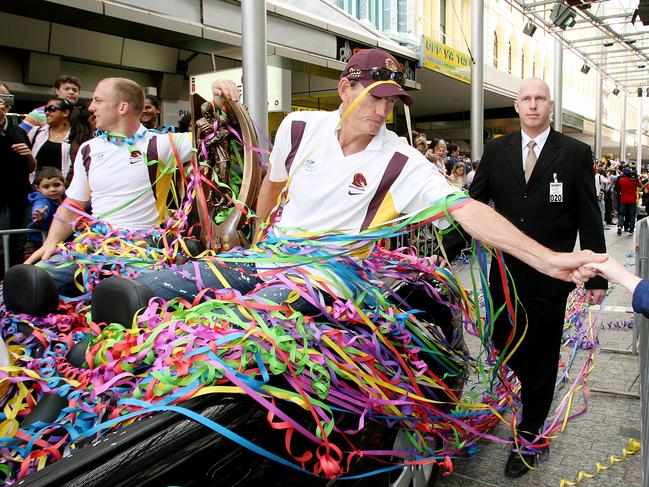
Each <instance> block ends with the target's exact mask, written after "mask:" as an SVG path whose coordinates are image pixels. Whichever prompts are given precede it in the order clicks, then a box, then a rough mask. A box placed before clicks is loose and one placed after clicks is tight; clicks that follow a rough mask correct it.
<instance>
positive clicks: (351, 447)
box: [0, 167, 593, 483]
mask: <svg viewBox="0 0 649 487" xmlns="http://www.w3.org/2000/svg"><path fill="white" fill-rule="evenodd" d="M201 170H202V168H200V167H195V168H193V170H192V171H193V172H192V171H190V172H188V173H187V174H186V175H185V176H186V184H187V191H186V195H187V198H186V201H185V202H184V203H183V204H182V205H181V206H180V209H178V210H177V211H176V212H175V214H174V216H173V218H171V219H169V220H168V221H167V223H166V224H165V226H164V227H162V228H157V229H153V230H151V231H148V232H125V231H121V230H119V231H118V230H114V229H112V228H110V226H109V225H107V224H105V223H104V222H101V221H93V220H91V219H88V217H87V216H86V218H85V219H84V220H83V221H82V222H81V223H79V226H78V228H77V236H76V238H75V240H74V241H73V242H70V243H68V244H65V245H64V248H63V249H62V252H63V255H64V256H65V257H66V258H67V259H68V260H71V261H72V260H74V261H75V263H76V264H79V271H78V273H77V278H78V279H77V281H78V283H79V286H80V289H81V290H82V291H83V293H84V294H83V295H82V296H81V298H78V299H76V300H72V301H67V302H61V304H60V309H59V312H58V313H56V314H52V315H48V316H47V317H45V318H33V317H29V316H24V315H16V314H12V313H10V312H7V310H5V309H2V310H1V311H2V321H1V327H2V336H3V337H4V339H5V341H6V343H7V346H8V349H9V352H10V356H11V358H12V360H13V365H11V366H8V367H2V368H0V378H2V381H1V382H0V385H2V386H3V387H5V389H6V393H5V394H4V396H3V398H2V400H1V402H0V407H2V413H0V421H1V422H0V455H1V459H0V471H1V472H2V474H3V475H4V481H5V482H6V483H12V482H16V481H18V480H21V479H24V478H25V477H26V476H28V475H29V474H30V473H32V472H35V471H38V470H41V469H43V468H45V467H46V466H47V465H48V464H49V463H52V462H54V461H56V460H58V459H60V458H62V456H63V455H64V454H67V453H70V452H71V451H73V450H74V449H75V448H77V447H81V446H82V445H83V444H84V443H85V442H87V441H88V440H91V439H95V438H97V437H99V436H103V435H106V434H107V433H109V432H111V431H114V430H115V429H118V428H124V427H126V426H128V424H130V423H131V422H132V421H134V420H135V419H136V418H138V417H141V416H143V415H148V414H152V413H155V412H159V411H164V410H174V411H179V412H183V411H184V412H186V413H187V414H188V415H190V412H188V411H186V410H184V409H183V407H182V405H183V403H184V402H185V401H187V400H188V399H190V398H193V397H197V396H201V395H206V394H215V395H237V394H245V395H247V396H248V397H250V398H252V399H253V400H255V401H256V402H257V403H258V404H259V406H260V407H261V408H264V409H265V410H267V411H268V413H269V422H270V425H269V428H270V427H272V428H273V429H275V430H277V429H279V430H283V432H284V435H285V442H284V444H285V445H286V451H285V452H284V453H283V454H282V455H278V454H276V453H273V452H270V451H266V450H263V449H260V448H257V449H256V450H255V451H256V452H257V453H259V454H260V455H265V456H267V457H268V458H272V459H273V460H276V461H278V462H280V463H283V464H284V465H286V466H289V467H291V468H294V469H296V470H300V471H303V472H306V473H308V474H311V475H315V476H320V477H324V478H330V479H332V478H339V477H344V476H346V475H347V476H350V475H356V474H358V473H357V472H356V471H352V470H351V469H350V465H352V464H353V463H354V462H353V460H355V459H358V458H362V457H374V458H379V459H381V461H382V462H384V463H385V465H390V464H394V463H395V457H399V458H402V459H403V458H405V459H406V460H397V463H400V465H396V466H394V467H389V466H388V467H386V468H400V466H402V465H403V462H404V461H406V462H408V463H410V464H423V463H431V462H437V463H439V464H440V465H442V467H443V468H444V469H446V470H447V471H450V470H451V469H452V465H451V463H450V461H449V459H450V458H453V457H469V456H471V455H473V454H474V453H475V451H476V448H477V441H478V440H479V439H489V440H492V441H498V442H501V443H511V442H510V440H504V439H501V438H498V437H497V436H495V435H493V434H492V433H491V431H492V430H493V428H494V427H495V426H496V425H497V424H498V423H499V422H505V423H508V424H509V423H510V420H507V419H505V418H504V416H505V414H506V413H508V412H510V411H511V410H512V409H514V410H515V409H516V408H517V407H518V406H519V404H520V402H519V399H518V396H517V393H518V386H517V382H516V381H514V380H513V378H512V374H511V372H506V369H505V372H503V369H502V367H501V366H502V365H503V364H504V362H503V360H502V358H499V357H497V356H495V354H494V351H493V348H492V347H491V344H490V342H489V339H488V337H489V336H490V335H491V330H490V326H491V323H492V322H493V318H494V316H493V315H494V314H495V312H494V311H493V310H492V309H491V307H490V306H486V310H485V315H482V314H481V312H480V309H481V304H482V303H483V301H484V303H485V304H488V302H489V298H488V287H487V271H486V269H487V260H488V255H489V254H492V255H493V258H494V262H496V264H497V265H499V266H501V271H502V272H503V273H504V272H505V270H504V268H503V264H502V258H501V256H500V254H499V253H498V252H494V251H492V250H491V249H489V248H487V247H485V246H482V245H480V244H479V243H475V244H474V248H473V252H474V254H475V258H476V260H477V263H478V267H479V269H478V272H477V273H478V276H477V279H476V278H475V276H474V283H473V290H472V292H471V293H468V292H467V291H466V290H465V289H464V287H463V286H462V284H461V283H460V282H459V280H458V278H457V277H456V276H455V275H454V274H453V273H452V272H451V271H450V270H448V269H444V268H441V267H439V266H437V264H436V261H435V259H433V258H420V257H417V255H416V252H415V251H414V249H398V250H396V251H388V250H385V249H383V248H381V247H374V248H373V250H372V252H371V254H370V256H369V258H367V259H366V260H365V261H363V263H362V265H361V264H360V263H359V262H358V261H357V260H355V259H353V258H352V257H351V255H352V253H353V251H358V250H359V249H368V248H369V249H371V248H372V247H373V246H374V244H375V243H376V242H378V241H380V240H382V239H389V238H392V237H395V236H398V235H401V234H404V233H406V232H409V231H411V230H412V229H413V228H416V227H418V226H421V225H425V224H428V223H430V222H431V221H433V220H436V219H438V218H440V217H443V216H445V215H448V213H449V210H452V209H453V208H454V207H456V206H457V205H461V204H463V203H464V201H465V196H463V195H455V196H452V197H448V198H447V199H445V200H443V201H438V202H436V203H435V204H433V205H431V207H430V208H428V209H427V210H425V211H424V212H422V213H420V214H417V215H411V216H408V217H403V218H400V219H398V220H396V221H394V222H390V223H391V225H390V226H385V227H381V228H373V229H371V230H368V231H365V232H362V233H361V234H360V235H354V236H353V237H350V236H348V235H344V234H326V235H325V234H323V235H321V236H315V237H313V238H311V239H309V240H308V241H304V240H302V239H298V238H288V237H274V236H273V234H272V232H270V233H269V236H268V238H267V239H266V240H264V241H263V242H261V243H260V244H258V245H257V246H256V247H253V248H252V249H250V250H247V251H242V252H241V253H240V254H238V255H233V254H230V255H223V254H222V255H220V256H219V257H218V259H219V262H220V263H221V264H222V265H232V266H235V265H236V263H237V262H241V261H242V260H243V261H246V260H247V261H251V262H255V263H258V264H259V263H268V262H271V263H273V264H274V265H275V267H274V270H272V271H267V274H268V276H267V277H269V276H270V278H271V282H276V283H281V284H282V285H285V286H288V287H290V288H291V290H292V293H291V297H290V299H289V300H288V302H287V303H284V304H281V305H280V304H277V303H271V302H269V301H267V300H263V299H260V298H256V297H255V296H253V295H242V294H241V293H239V292H237V291H234V290H232V289H229V288H228V287H227V286H226V285H224V289H203V290H202V292H201V293H199V295H198V296H197V297H196V299H194V301H193V302H187V301H185V300H182V299H174V300H171V301H168V302H167V301H164V300H162V299H159V298H156V299H154V300H152V301H151V302H150V304H149V306H148V307H147V308H146V309H144V310H143V311H142V312H141V313H140V314H139V315H138V317H137V318H136V319H135V320H134V322H133V323H132V324H131V325H128V326H125V325H119V324H102V323H94V322H93V321H92V317H91V316H90V313H89V306H88V304H87V303H88V297H89V296H90V293H91V291H92V289H93V287H94V285H95V284H96V283H97V282H98V281H99V280H100V279H101V278H104V277H106V276H111V275H119V276H123V277H133V276H136V275H138V274H139V273H140V272H143V271H151V270H155V269H159V268H163V267H169V266H178V265H179V264H180V263H182V262H183V261H186V260H187V259H189V255H190V253H189V252H188V250H187V246H186V242H185V240H184V236H183V235H187V233H188V229H189V228H188V227H189V223H188V219H187V215H189V212H190V209H191V204H192V200H193V197H194V195H195V192H196V191H199V190H201V189H200V188H201V184H200V182H201V172H200V171H201ZM350 249H351V250H350ZM208 254H209V253H208ZM201 257H202V258H205V256H201ZM296 264H299V265H300V266H301V267H300V269H302V270H301V271H299V272H298V271H297V270H296V268H295V265H296ZM309 269H315V270H317V272H314V273H311V272H310V271H309ZM287 270H292V272H291V273H288V272H286V271H287ZM322 275H328V276H335V277H336V278H337V279H338V280H339V284H340V285H339V286H338V287H339V290H340V289H342V290H344V291H343V293H342V296H341V297H339V298H338V299H336V300H335V301H334V302H333V304H330V305H324V304H323V303H322V302H321V300H320V298H319V294H318V293H317V292H315V290H314V284H315V283H319V284H320V287H321V288H322V287H325V288H326V285H325V284H323V283H322V282H321V276H322ZM393 279H399V280H405V281H407V282H410V283H412V284H413V285H416V286H417V287H419V288H420V289H422V290H423V292H424V293H425V295H426V296H427V297H428V298H429V299H430V300H431V301H434V302H438V303H442V304H443V305H444V306H447V307H448V308H449V309H450V310H451V311H452V314H453V316H454V317H455V319H457V320H458V321H459V322H460V323H461V325H462V326H463V327H464V329H465V331H466V332H468V333H469V334H472V335H475V336H476V337H478V338H479V339H480V342H481V343H482V346H481V348H480V351H479V352H478V354H477V356H476V357H470V356H469V355H468V353H467V352H466V351H465V349H464V348H463V347H462V346H461V344H460V340H458V335H457V334H455V335H453V333H448V329H446V331H445V329H444V326H445V325H447V324H445V323H433V322H432V320H431V319H430V317H429V316H428V315H427V314H426V313H425V312H423V311H422V310H416V309H411V308H410V307H409V305H408V304H407V303H406V302H404V301H403V300H401V299H400V298H399V296H398V295H397V294H395V293H394V292H393V291H392V290H391V288H390V287H389V286H387V285H386V284H385V282H388V281H390V280H393ZM224 284H227V283H224ZM300 296H301V297H303V298H305V299H307V300H308V301H310V302H311V303H312V304H314V305H315V306H316V307H318V308H319V309H320V311H321V314H319V315H318V316H306V315H303V314H301V313H298V312H296V311H295V310H294V309H293V308H292V307H291V306H290V303H291V302H292V300H294V299H297V298H298V297H300ZM515 301H516V297H515V296H512V297H511V298H510V302H509V303H508V308H511V309H513V308H514V302H515ZM571 306H572V307H571V308H570V309H571V311H570V312H569V315H570V316H571V318H570V322H571V323H573V324H575V326H577V327H578V328H579V331H578V333H577V334H576V335H574V338H573V339H572V340H573V341H572V343H573V344H574V349H575V350H576V349H577V348H578V347H577V346H576V344H578V343H584V342H585V340H592V339H593V336H592V332H593V330H592V323H591V322H589V323H587V324H586V325H584V323H585V322H586V320H585V311H584V306H585V304H584V302H583V298H581V300H580V298H579V297H577V298H575V301H574V302H573V304H571ZM571 313H572V314H571ZM25 329H28V330H30V331H31V333H25ZM584 330H585V331H584ZM582 335H583V336H582ZM460 337H461V334H460ZM82 341H88V342H89V346H88V348H87V351H86V354H85V362H86V366H84V367H75V366H74V365H72V364H71V363H70V361H69V360H68V358H67V353H68V351H69V349H70V348H71V347H72V346H73V345H74V344H75V343H79V342H82ZM38 348H42V349H44V353H43V354H42V356H40V357H37V356H36V355H38V354H37V353H36V350H37V349H38ZM591 352H592V349H591ZM591 362H592V361H590V360H587V361H586V363H585V364H584V366H583V367H582V369H581V370H580V371H579V372H578V373H577V375H576V378H575V379H574V380H573V382H572V384H571V385H570V386H569V391H568V393H567V394H566V397H565V398H564V401H563V402H562V404H561V406H560V408H559V410H558V411H557V413H556V414H557V416H556V418H555V419H554V421H553V422H552V424H551V425H550V427H549V428H548V430H547V432H546V433H547V434H550V433H551V432H552V431H554V430H556V429H557V428H558V427H560V426H563V427H565V423H566V422H567V421H568V419H569V418H570V417H572V416H574V415H575V414H581V413H582V412H583V410H582V411H578V412H577V413H574V414H573V413H572V412H571V404H572V400H573V397H574V396H575V395H576V394H577V393H579V392H580V391H582V392H583V393H584V394H585V387H584V383H585V378H586V375H587V372H588V370H589V368H590V366H591ZM571 364H572V361H571ZM571 364H570V365H571ZM569 370H570V367H566V368H565V372H564V376H563V377H562V378H561V379H560V381H559V382H560V383H563V382H567V381H568V371H569ZM469 373H471V375H472V376H473V377H474V378H475V380H472V383H471V384H470V385H468V384H467V387H466V388H465V390H463V388H462V386H463V384H465V382H466V380H467V378H468V376H469ZM46 394H57V395H59V396H61V397H64V398H65V399H66V400H67V406H66V407H64V408H63V409H62V410H61V411H60V413H59V415H58V417H57V418H56V420H55V421H54V422H53V423H52V424H42V423H38V422H37V423H34V424H32V425H31V426H29V427H27V428H22V427H21V419H23V418H25V417H26V416H27V415H29V414H30V412H31V411H32V410H33V409H34V407H35V405H36V404H37V403H38V401H39V400H41V399H42V398H43V397H44V395H46ZM295 404H297V405H298V406H300V408H301V416H302V417H300V418H296V417H292V416H291V414H289V413H288V412H287V411H288V408H287V406H288V405H295ZM584 408H585V406H584ZM350 415H351V416H352V417H354V418H356V423H355V425H354V426H353V427H349V426H348V425H346V426H345V427H343V426H342V425H340V424H339V423H338V420H339V418H340V417H342V416H346V417H349V416H350ZM562 416H563V418H564V419H563V421H560V418H561V417H562ZM304 418H308V419H310V421H308V422H307V423H306V426H305V425H304V424H305V423H304ZM369 423H375V424H380V425H384V426H385V427H389V428H394V429H397V430H400V431H403V432H405V433H406V434H407V436H408V438H409V440H410V442H411V447H410V448H409V449H408V451H393V450H391V449H390V446H389V445H386V447H385V448H384V449H383V450H378V451H377V450H372V451H366V450H364V447H363V445H362V444H357V442H356V439H355V434H356V433H357V432H358V431H360V430H362V429H363V428H364V427H365V426H366V425H367V424H369ZM560 423H561V424H560ZM206 424H207V425H208V426H211V427H214V429H216V426H215V425H213V424H210V423H209V422H208V423H206ZM219 431H220V432H221V430H219ZM226 435H228V436H229V437H230V438H231V439H233V440H235V441H238V442H239V443H240V444H241V445H243V446H247V447H251V446H250V445H249V444H248V443H247V442H246V440H245V438H242V437H240V436H238V435H236V434H234V433H231V434H230V433H227V432H226ZM298 435H299V436H300V437H301V438H302V439H304V441H305V442H306V443H307V444H309V445H311V449H310V450H309V449H307V450H306V451H302V452H300V453H299V454H297V453H295V452H294V451H293V450H292V449H291V447H290V446H291V444H292V443H291V438H292V437H294V436H298ZM251 448H252V447H251ZM373 473H375V472H362V473H361V474H360V475H371V474H373Z"/></svg>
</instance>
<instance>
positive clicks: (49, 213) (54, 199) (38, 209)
mask: <svg viewBox="0 0 649 487" xmlns="http://www.w3.org/2000/svg"><path fill="white" fill-rule="evenodd" d="M34 189H35V190H36V191H34V192H33V193H30V194H29V196H28V198H29V201H30V202H31V204H32V221H31V222H30V223H29V225H27V227H28V228H35V229H37V230H42V231H44V232H47V231H48V230H49V228H50V225H51V224H52V218H53V217H54V214H55V213H56V210H57V208H58V207H59V205H60V204H61V201H62V199H63V192H64V191H65V181H64V179H63V174H62V173H61V171H60V170H58V169H56V168H55V167H50V166H45V167H43V168H41V169H39V170H38V171H36V175H35V176H34ZM42 244H43V236H42V235H41V233H40V232H30V233H28V234H27V243H26V244H25V258H27V257H29V256H30V255H31V254H33V253H34V252H35V251H36V249H38V248H39V247H40V246H41V245H42Z"/></svg>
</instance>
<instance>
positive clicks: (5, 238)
mask: <svg viewBox="0 0 649 487" xmlns="http://www.w3.org/2000/svg"><path fill="white" fill-rule="evenodd" d="M20 233H40V234H41V235H42V236H43V240H45V236H46V235H47V233H46V232H43V231H42V230H38V229H36V228H13V229H11V230H0V235H2V252H3V257H4V269H5V272H6V271H7V269H9V267H11V256H10V255H9V238H10V237H11V235H17V234H20Z"/></svg>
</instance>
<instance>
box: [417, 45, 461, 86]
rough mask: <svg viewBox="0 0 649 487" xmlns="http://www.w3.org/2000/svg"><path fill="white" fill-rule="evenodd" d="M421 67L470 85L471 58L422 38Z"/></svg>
mask: <svg viewBox="0 0 649 487" xmlns="http://www.w3.org/2000/svg"><path fill="white" fill-rule="evenodd" d="M422 45H423V46H424V53H423V56H422V57H423V65H424V67H425V68H427V69H430V70H431V71H435V72H437V73H441V74H443V75H446V76H449V77H450V78H453V79H457V80H460V81H463V82H464V83H468V84H470V83H471V57H470V56H469V55H468V54H465V53H463V52H461V51H458V50H457V49H453V48H452V47H449V46H447V45H446V44H443V43H441V42H438V41H435V40H433V39H431V38H430V37H426V36H424V42H422Z"/></svg>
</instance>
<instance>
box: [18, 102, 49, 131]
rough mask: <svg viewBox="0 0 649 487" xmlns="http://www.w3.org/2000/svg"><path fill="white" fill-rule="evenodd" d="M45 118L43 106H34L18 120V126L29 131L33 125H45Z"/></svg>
mask: <svg viewBox="0 0 649 487" xmlns="http://www.w3.org/2000/svg"><path fill="white" fill-rule="evenodd" d="M46 121H47V119H46V118H45V110H44V109H43V107H38V108H34V109H33V110H32V111H31V112H29V113H28V114H27V115H25V118H24V119H23V121H22V122H20V128H21V129H23V130H24V131H25V132H27V133H29V131H30V130H32V129H33V128H34V127H40V126H41V125H45V122H46Z"/></svg>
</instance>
